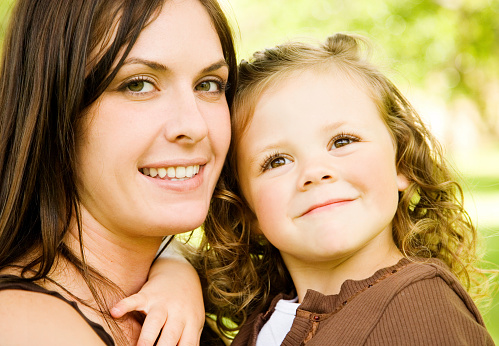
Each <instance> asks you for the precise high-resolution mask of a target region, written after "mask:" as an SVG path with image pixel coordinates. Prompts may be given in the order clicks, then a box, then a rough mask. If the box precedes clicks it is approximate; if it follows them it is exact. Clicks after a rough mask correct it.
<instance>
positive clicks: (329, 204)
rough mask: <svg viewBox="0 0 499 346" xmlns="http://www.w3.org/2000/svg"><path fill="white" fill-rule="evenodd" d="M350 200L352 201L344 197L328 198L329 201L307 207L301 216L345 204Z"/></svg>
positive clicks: (350, 200)
mask: <svg viewBox="0 0 499 346" xmlns="http://www.w3.org/2000/svg"><path fill="white" fill-rule="evenodd" d="M352 201H353V199H350V198H344V199H333V200H329V201H326V202H323V203H319V204H314V205H313V206H312V207H310V208H309V209H307V211H305V212H304V213H303V214H302V215H301V216H305V215H310V214H314V213H316V212H319V211H321V210H323V209H325V208H327V207H338V206H341V205H344V204H347V203H349V202H352Z"/></svg>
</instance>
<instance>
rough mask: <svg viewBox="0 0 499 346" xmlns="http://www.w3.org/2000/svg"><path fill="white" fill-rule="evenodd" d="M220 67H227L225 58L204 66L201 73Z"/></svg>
mask: <svg viewBox="0 0 499 346" xmlns="http://www.w3.org/2000/svg"><path fill="white" fill-rule="evenodd" d="M222 67H227V68H229V65H228V64H227V62H226V61H225V59H220V60H219V61H217V62H216V63H213V64H211V65H210V66H208V67H206V68H204V69H203V70H202V71H201V73H208V72H212V71H216V70H218V69H220V68H222Z"/></svg>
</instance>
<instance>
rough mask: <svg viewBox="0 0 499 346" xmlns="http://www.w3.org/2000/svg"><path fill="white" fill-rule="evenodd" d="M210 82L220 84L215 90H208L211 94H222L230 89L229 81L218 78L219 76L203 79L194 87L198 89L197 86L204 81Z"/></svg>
mask: <svg viewBox="0 0 499 346" xmlns="http://www.w3.org/2000/svg"><path fill="white" fill-rule="evenodd" d="M210 82H212V83H215V84H216V85H217V86H218V88H217V90H215V91H206V92H207V93H209V94H222V93H225V92H226V91H227V89H228V83H227V81H225V80H222V79H217V78H213V79H206V80H203V81H201V82H199V83H198V84H196V86H195V87H194V89H196V87H197V86H199V85H200V84H202V83H210Z"/></svg>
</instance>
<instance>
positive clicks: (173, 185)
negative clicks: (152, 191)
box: [140, 166, 205, 192]
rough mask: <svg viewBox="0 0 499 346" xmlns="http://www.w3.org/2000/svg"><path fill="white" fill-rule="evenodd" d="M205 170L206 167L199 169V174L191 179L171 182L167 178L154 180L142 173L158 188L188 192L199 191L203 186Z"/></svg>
mask: <svg viewBox="0 0 499 346" xmlns="http://www.w3.org/2000/svg"><path fill="white" fill-rule="evenodd" d="M204 168H205V166H200V167H199V173H197V174H196V175H193V176H192V177H191V178H185V179H179V180H171V179H168V178H167V177H165V178H153V177H150V176H147V175H144V174H142V173H140V174H141V175H142V176H143V177H144V178H145V179H147V181H149V182H151V183H153V184H156V186H158V187H160V188H163V189H167V190H170V191H177V192H188V191H192V190H195V189H197V188H198V187H199V186H201V185H202V184H203V181H204V174H203V173H204Z"/></svg>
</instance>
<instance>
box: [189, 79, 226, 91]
mask: <svg viewBox="0 0 499 346" xmlns="http://www.w3.org/2000/svg"><path fill="white" fill-rule="evenodd" d="M194 89H195V90H196V91H204V92H219V91H221V90H222V85H221V83H220V82H215V81H204V82H201V83H199V84H198V85H196V87H195V88H194Z"/></svg>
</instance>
